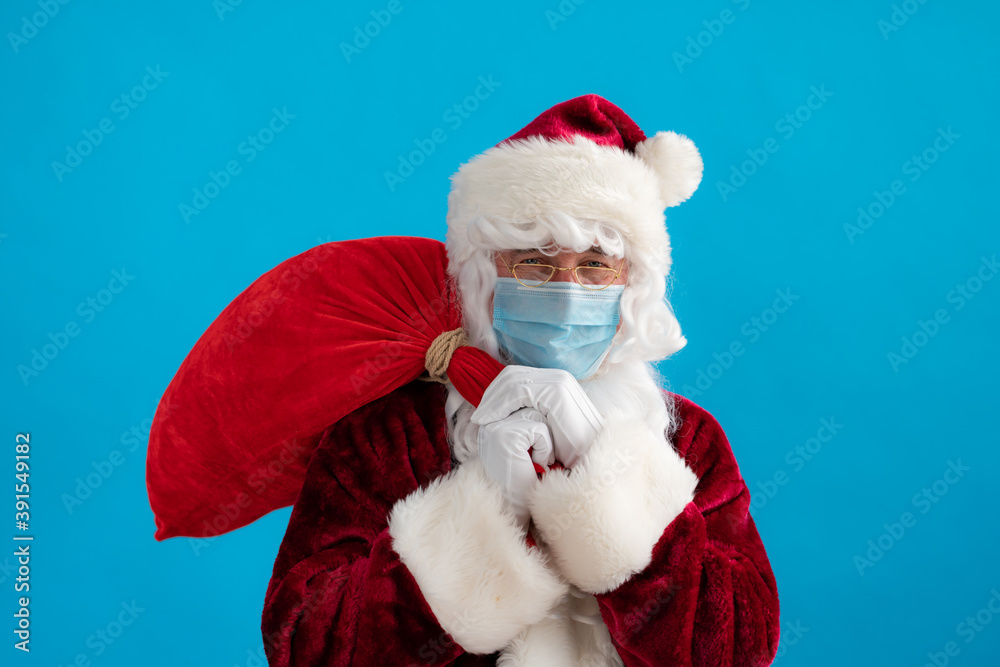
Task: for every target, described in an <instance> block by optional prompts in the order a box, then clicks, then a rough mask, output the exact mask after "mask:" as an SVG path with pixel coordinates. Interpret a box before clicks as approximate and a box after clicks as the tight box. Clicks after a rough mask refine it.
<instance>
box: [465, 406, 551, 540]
mask: <svg viewBox="0 0 1000 667" xmlns="http://www.w3.org/2000/svg"><path fill="white" fill-rule="evenodd" d="M529 449H530V450H531V453H530V454H529V453H528V450H529ZM479 458H480V459H482V462H483V467H484V468H485V469H486V475H487V476H488V477H489V478H490V479H492V480H493V481H495V482H496V483H497V484H499V485H500V488H501V489H502V490H503V494H504V497H505V498H506V499H507V502H508V503H509V504H510V507H511V509H512V510H513V511H514V515H515V516H516V517H517V520H518V522H519V523H520V524H521V527H522V528H524V529H527V528H528V522H529V521H530V520H531V511H530V510H529V509H528V492H529V491H530V490H531V489H532V488H533V487H534V486H535V485H536V484H538V476H537V475H536V473H535V466H534V465H532V461H535V462H536V463H538V464H539V465H541V466H546V467H547V466H549V465H551V464H552V462H553V460H554V454H553V452H552V440H551V438H550V437H549V427H548V426H546V425H545V417H544V416H543V415H542V414H541V413H540V412H538V410H534V409H532V408H523V409H521V410H516V411H515V412H514V413H513V414H511V415H509V416H505V417H503V418H502V419H498V420H496V421H492V422H489V423H485V424H481V425H480V427H479Z"/></svg>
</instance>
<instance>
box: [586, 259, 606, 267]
mask: <svg viewBox="0 0 1000 667" xmlns="http://www.w3.org/2000/svg"><path fill="white" fill-rule="evenodd" d="M583 266H586V267H588V268H591V269H606V268H608V267H607V265H606V264H605V263H604V262H601V261H598V260H596V259H589V260H587V261H586V262H584V263H583Z"/></svg>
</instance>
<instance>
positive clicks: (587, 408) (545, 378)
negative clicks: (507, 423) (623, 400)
mask: <svg viewBox="0 0 1000 667" xmlns="http://www.w3.org/2000/svg"><path fill="white" fill-rule="evenodd" d="M522 408H534V409H535V410H537V411H539V412H540V413H542V415H544V417H545V422H546V424H548V426H549V429H550V430H551V431H552V445H553V448H554V450H555V457H556V459H557V460H558V461H559V462H561V463H562V464H563V466H565V467H567V468H572V467H573V466H574V465H576V463H577V461H579V460H580V458H581V457H582V456H583V454H584V452H586V451H587V449H588V448H589V447H590V445H591V444H592V443H593V442H594V439H595V438H596V437H597V434H598V433H599V432H600V430H601V429H602V428H603V426H604V419H603V417H602V416H601V414H600V413H599V412H598V411H597V408H596V407H594V404H593V402H591V400H590V397H589V396H587V394H586V392H585V391H584V390H583V387H581V386H580V383H579V382H577V381H576V378H575V377H573V375H572V374H571V373H569V372H567V371H564V370H559V369H554V368H532V367H530V366H507V367H506V368H504V369H503V370H502V371H500V374H499V375H497V377H496V378H495V379H494V380H493V382H491V383H490V386H489V387H487V388H486V391H485V392H484V393H483V400H482V401H480V403H479V407H478V408H476V411H475V412H473V413H472V416H471V420H472V422H473V423H474V424H480V425H482V424H488V423H490V422H495V421H497V420H499V419H503V418H504V417H505V416H506V415H509V414H511V413H513V412H514V411H516V410H519V409H522Z"/></svg>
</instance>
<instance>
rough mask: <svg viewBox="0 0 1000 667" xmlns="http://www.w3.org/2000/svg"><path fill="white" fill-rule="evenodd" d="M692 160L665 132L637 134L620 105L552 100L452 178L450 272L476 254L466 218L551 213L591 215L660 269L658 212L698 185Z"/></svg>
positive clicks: (682, 143)
mask: <svg viewBox="0 0 1000 667" xmlns="http://www.w3.org/2000/svg"><path fill="white" fill-rule="evenodd" d="M702 169H703V166H702V160H701V156H700V155H699V153H698V149H697V148H696V147H695V145H694V142H692V141H691V140H690V139H688V138H687V137H686V136H684V135H681V134H677V133H675V132H657V133H656V134H655V135H653V136H652V137H649V138H647V137H646V135H645V134H644V133H643V131H642V130H641V129H639V126H638V125H637V124H636V123H635V121H633V120H632V119H631V118H629V116H628V115H626V113H625V112H624V111H622V110H621V109H620V108H618V107H617V106H615V105H614V104H612V103H611V102H609V101H608V100H606V99H604V98H603V97H600V96H599V95H583V96H581V97H576V98H573V99H571V100H568V101H566V102H562V103H560V104H557V105H555V106H553V107H552V108H550V109H548V110H547V111H545V112H544V113H542V114H541V115H540V116H538V117H537V118H535V120H533V121H531V122H530V123H528V125H526V126H525V127H524V128H523V129H521V130H520V131H519V132H517V133H516V134H514V135H512V136H510V137H508V138H507V139H504V140H503V141H501V142H500V143H499V144H497V145H496V146H494V147H493V148H490V149H488V150H487V151H486V152H484V153H482V154H480V155H477V156H475V157H474V158H472V159H471V160H470V161H468V162H467V163H465V164H464V165H462V166H461V168H460V169H459V170H458V172H457V173H455V174H454V175H453V176H452V188H451V192H450V194H449V197H448V236H447V247H448V255H449V261H450V262H451V263H452V264H453V272H456V273H457V272H458V270H459V268H458V267H460V265H461V264H462V263H463V262H465V261H466V260H468V259H469V258H470V257H471V256H472V254H473V253H474V252H475V250H476V246H475V245H474V244H473V243H471V241H470V239H469V234H468V232H469V226H470V222H471V221H472V220H473V219H474V218H475V217H476V216H484V217H486V218H490V219H500V220H507V221H511V222H512V223H514V224H516V223H517V222H519V221H529V220H531V219H533V218H535V217H537V216H539V215H546V214H551V213H554V212H559V213H564V214H568V215H569V216H571V217H573V218H574V219H577V220H597V221H600V222H603V223H604V224H605V225H607V226H608V227H610V228H612V229H614V230H616V231H618V232H619V233H620V234H621V236H622V238H623V240H624V241H625V245H626V256H632V257H633V258H634V257H635V256H636V255H637V254H644V255H646V257H645V259H646V260H649V261H648V262H647V265H652V266H659V267H661V269H662V271H663V273H664V274H665V273H666V272H667V271H669V268H670V241H669V237H668V235H667V230H666V220H665V217H664V214H663V211H664V209H665V208H668V207H671V206H677V205H678V204H680V203H681V202H683V201H685V200H687V199H688V198H689V197H690V196H691V195H692V194H693V193H694V192H695V190H696V189H697V188H698V185H699V184H700V183H701V177H702Z"/></svg>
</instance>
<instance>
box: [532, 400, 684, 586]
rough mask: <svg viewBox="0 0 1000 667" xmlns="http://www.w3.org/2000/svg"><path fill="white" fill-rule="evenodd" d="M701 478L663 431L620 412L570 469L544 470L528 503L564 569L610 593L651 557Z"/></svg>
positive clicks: (580, 583) (584, 583)
mask: <svg viewBox="0 0 1000 667" xmlns="http://www.w3.org/2000/svg"><path fill="white" fill-rule="evenodd" d="M697 485H698V477H697V476H696V475H695V474H694V472H693V471H692V470H691V469H690V468H689V467H688V466H687V465H686V464H685V463H684V461H683V459H681V457H680V456H679V455H678V454H677V452H676V451H674V449H673V447H672V446H671V445H670V443H669V442H668V441H667V439H666V437H665V435H663V434H657V433H654V432H653V431H652V430H651V429H650V428H649V427H648V426H647V425H646V424H645V423H644V422H642V421H639V420H634V419H626V418H616V419H613V420H609V421H608V422H607V423H606V425H605V428H604V430H603V431H602V432H601V433H600V434H599V435H598V437H597V439H596V440H595V441H594V443H593V445H591V448H590V449H589V450H587V452H586V454H584V456H583V458H582V459H581V460H580V461H579V463H577V465H576V466H575V467H574V468H573V469H572V470H560V469H553V470H550V471H549V472H547V473H546V474H545V475H544V476H543V477H542V480H541V482H539V484H538V486H537V487H536V488H535V490H534V492H533V493H532V494H531V496H530V497H529V499H528V504H529V506H530V508H531V515H532V518H533V520H534V522H535V525H536V526H537V528H538V531H539V532H540V533H541V535H542V537H543V539H544V541H545V543H546V544H547V545H548V546H549V548H550V549H551V552H552V554H553V556H554V558H555V560H556V562H557V564H558V566H559V568H558V569H559V571H560V572H561V573H562V575H563V576H564V577H565V578H566V579H568V580H569V582H570V583H572V584H574V585H576V586H577V587H578V588H580V589H581V590H583V591H586V592H589V593H605V592H608V591H612V590H614V589H616V588H618V587H619V586H620V585H621V584H622V583H624V582H625V581H626V580H628V579H629V578H630V577H631V576H632V575H634V574H635V573H637V572H640V571H642V570H644V569H645V568H646V567H647V566H648V565H649V563H650V561H651V559H652V551H653V547H654V546H655V545H656V543H657V541H659V539H660V537H661V536H662V535H663V531H664V530H666V528H667V526H668V525H670V523H671V522H672V521H673V520H674V518H675V517H677V515H679V514H680V513H681V512H682V511H683V510H684V508H685V507H686V506H687V504H688V503H689V502H691V501H692V500H693V499H694V493H695V488H696V487H697Z"/></svg>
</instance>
